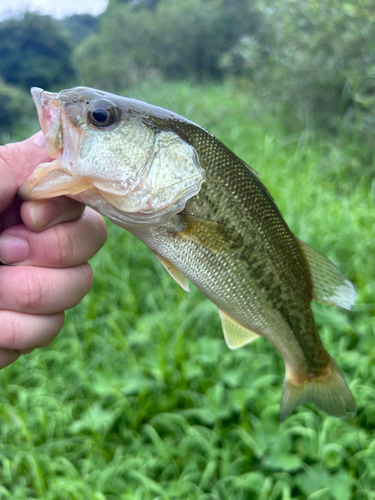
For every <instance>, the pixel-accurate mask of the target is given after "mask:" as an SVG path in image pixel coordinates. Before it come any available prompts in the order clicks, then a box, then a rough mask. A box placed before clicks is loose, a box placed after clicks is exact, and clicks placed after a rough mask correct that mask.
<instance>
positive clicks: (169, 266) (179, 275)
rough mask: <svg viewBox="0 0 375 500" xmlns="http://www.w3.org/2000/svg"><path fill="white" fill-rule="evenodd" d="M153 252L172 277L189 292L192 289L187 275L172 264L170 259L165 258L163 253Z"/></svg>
mask: <svg viewBox="0 0 375 500" xmlns="http://www.w3.org/2000/svg"><path fill="white" fill-rule="evenodd" d="M153 252H154V254H155V255H156V257H157V259H158V261H159V262H160V264H161V265H162V266H163V267H164V269H165V270H166V271H168V273H169V274H170V275H171V276H172V278H173V279H174V280H175V281H177V283H178V284H179V285H180V287H181V288H183V289H184V290H185V292H189V291H190V290H189V283H188V280H187V279H186V278H185V276H184V275H183V274H182V273H181V272H180V271H179V270H178V269H177V268H176V267H175V266H174V265H173V264H171V263H170V262H169V260H167V259H165V258H164V257H163V256H162V255H160V254H159V253H157V252H155V251H154V250H153Z"/></svg>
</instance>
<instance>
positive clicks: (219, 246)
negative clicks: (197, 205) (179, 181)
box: [168, 212, 243, 254]
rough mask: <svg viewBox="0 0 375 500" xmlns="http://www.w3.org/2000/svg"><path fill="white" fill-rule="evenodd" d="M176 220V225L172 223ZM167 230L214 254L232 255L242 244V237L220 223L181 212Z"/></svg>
mask: <svg viewBox="0 0 375 500" xmlns="http://www.w3.org/2000/svg"><path fill="white" fill-rule="evenodd" d="M176 219H178V222H177V223H174V221H176ZM168 229H169V230H170V232H171V233H172V234H174V235H175V236H179V237H180V238H185V239H188V240H191V241H194V242H195V243H198V245H202V246H204V247H206V248H208V249H209V250H211V251H212V252H214V253H225V254H228V253H232V252H235V251H236V250H238V249H239V248H240V247H241V246H242V243H243V239H242V236H241V235H240V234H238V233H237V231H235V230H234V229H231V228H228V227H227V226H225V225H224V224H221V223H220V222H215V221H212V220H209V219H205V218H204V217H199V216H197V215H191V214H188V213H185V212H181V213H179V214H178V215H176V216H175V217H173V218H172V219H171V221H170V224H169V227H168Z"/></svg>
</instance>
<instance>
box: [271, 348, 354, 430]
mask: <svg viewBox="0 0 375 500" xmlns="http://www.w3.org/2000/svg"><path fill="white" fill-rule="evenodd" d="M305 403H314V404H315V405H316V406H317V407H318V408H319V409H320V410H323V411H325V412H326V413H328V415H332V416H334V417H343V416H346V415H347V413H348V412H351V413H355V412H356V405H355V401H354V398H353V396H352V393H351V392H350V389H349V387H348V386H347V384H346V382H345V380H344V377H343V375H342V373H341V372H340V370H339V369H338V367H337V365H336V363H335V362H334V360H333V359H332V358H330V361H329V363H328V365H327V367H326V368H325V369H324V370H323V373H322V374H321V375H317V376H313V375H311V376H307V377H299V376H296V375H295V374H293V373H292V371H291V370H290V369H289V368H288V366H287V367H286V377H285V380H284V385H283V393H282V396H281V405H280V422H283V421H284V420H285V419H286V418H287V417H288V416H289V415H290V414H291V413H292V411H293V410H294V409H295V408H296V407H297V406H298V405H300V404H305Z"/></svg>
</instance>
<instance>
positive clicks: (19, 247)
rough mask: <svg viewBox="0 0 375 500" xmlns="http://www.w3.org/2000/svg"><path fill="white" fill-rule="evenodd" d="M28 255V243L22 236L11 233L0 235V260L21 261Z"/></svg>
mask: <svg viewBox="0 0 375 500" xmlns="http://www.w3.org/2000/svg"><path fill="white" fill-rule="evenodd" d="M28 255H29V245H28V243H27V241H26V240H24V239H23V238H18V237H17V236H13V235H12V234H4V236H1V237H0V261H1V262H2V263H3V264H16V263H18V262H23V261H24V260H26V259H27V257H28Z"/></svg>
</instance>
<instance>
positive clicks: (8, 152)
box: [0, 144, 21, 169]
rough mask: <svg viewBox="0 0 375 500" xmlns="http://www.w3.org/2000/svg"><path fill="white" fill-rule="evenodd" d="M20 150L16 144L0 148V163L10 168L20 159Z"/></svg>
mask: <svg viewBox="0 0 375 500" xmlns="http://www.w3.org/2000/svg"><path fill="white" fill-rule="evenodd" d="M20 154H21V150H20V148H19V146H18V144H6V145H5V146H0V162H2V163H4V164H5V165H6V166H7V167H8V168H10V169H11V168H12V167H13V165H14V162H15V161H16V160H17V158H19V157H20Z"/></svg>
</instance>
